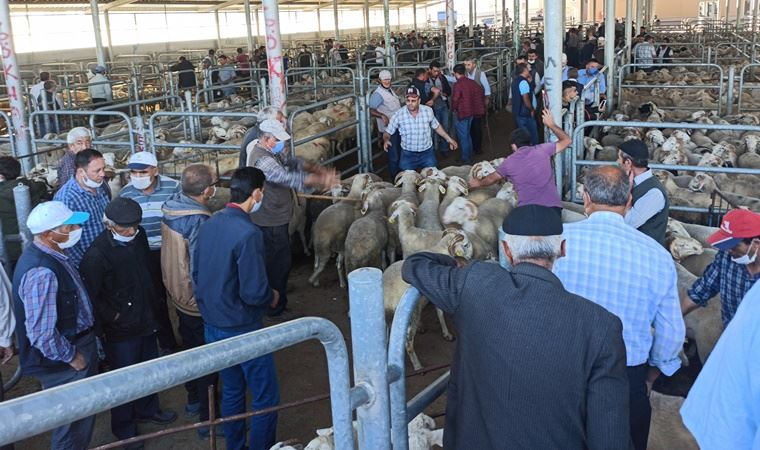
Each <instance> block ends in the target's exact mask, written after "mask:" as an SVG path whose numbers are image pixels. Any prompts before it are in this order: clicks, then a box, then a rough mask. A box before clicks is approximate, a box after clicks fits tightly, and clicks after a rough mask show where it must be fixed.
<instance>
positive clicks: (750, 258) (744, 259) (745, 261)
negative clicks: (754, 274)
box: [731, 245, 757, 266]
mask: <svg viewBox="0 0 760 450" xmlns="http://www.w3.org/2000/svg"><path fill="white" fill-rule="evenodd" d="M750 250H752V246H751V245H750V248H748V249H747V253H746V254H745V255H744V256H741V257H739V258H731V261H733V262H735V263H736V264H741V265H743V266H747V265H749V264H752V263H753V262H755V260H756V259H757V250H755V253H754V254H753V255H752V256H749V252H750Z"/></svg>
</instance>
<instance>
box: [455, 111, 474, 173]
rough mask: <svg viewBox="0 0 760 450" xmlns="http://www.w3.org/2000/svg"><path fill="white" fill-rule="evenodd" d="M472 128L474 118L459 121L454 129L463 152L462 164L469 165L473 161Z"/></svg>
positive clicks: (460, 149)
mask: <svg viewBox="0 0 760 450" xmlns="http://www.w3.org/2000/svg"><path fill="white" fill-rule="evenodd" d="M470 126H472V116H470V117H465V118H464V119H457V121H456V123H455V124H454V128H456V130H457V140H458V141H459V151H460V152H461V155H462V156H461V158H462V162H464V163H467V164H469V163H470V162H471V161H472V136H471V135H470Z"/></svg>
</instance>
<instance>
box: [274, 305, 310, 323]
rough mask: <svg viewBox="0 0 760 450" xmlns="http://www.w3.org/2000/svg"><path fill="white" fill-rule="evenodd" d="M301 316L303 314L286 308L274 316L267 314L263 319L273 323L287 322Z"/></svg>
mask: <svg viewBox="0 0 760 450" xmlns="http://www.w3.org/2000/svg"><path fill="white" fill-rule="evenodd" d="M301 317H303V314H298V313H294V312H293V311H291V310H289V309H287V308H286V309H285V310H283V311H282V312H281V313H280V314H277V315H276V316H267V317H265V319H268V321H269V322H271V323H273V324H274V323H282V322H288V321H291V320H294V319H298V318H301Z"/></svg>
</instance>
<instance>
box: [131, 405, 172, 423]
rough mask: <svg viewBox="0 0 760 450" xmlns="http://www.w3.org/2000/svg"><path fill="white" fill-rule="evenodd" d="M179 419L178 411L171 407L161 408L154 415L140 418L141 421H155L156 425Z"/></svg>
mask: <svg viewBox="0 0 760 450" xmlns="http://www.w3.org/2000/svg"><path fill="white" fill-rule="evenodd" d="M175 420H177V413H175V412H174V411H172V410H171V409H165V410H163V411H161V410H159V411H158V412H157V413H156V414H154V415H153V416H152V417H142V418H140V419H139V420H138V422H141V423H146V422H150V423H155V424H156V425H168V424H170V423H172V422H174V421H175Z"/></svg>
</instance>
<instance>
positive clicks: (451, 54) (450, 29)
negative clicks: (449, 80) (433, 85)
mask: <svg viewBox="0 0 760 450" xmlns="http://www.w3.org/2000/svg"><path fill="white" fill-rule="evenodd" d="M454 28H455V23H454V0H446V67H447V68H448V69H449V73H453V72H452V70H453V69H454V65H455V64H456V61H457V57H456V43H455V42H454V39H455V30H454Z"/></svg>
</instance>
